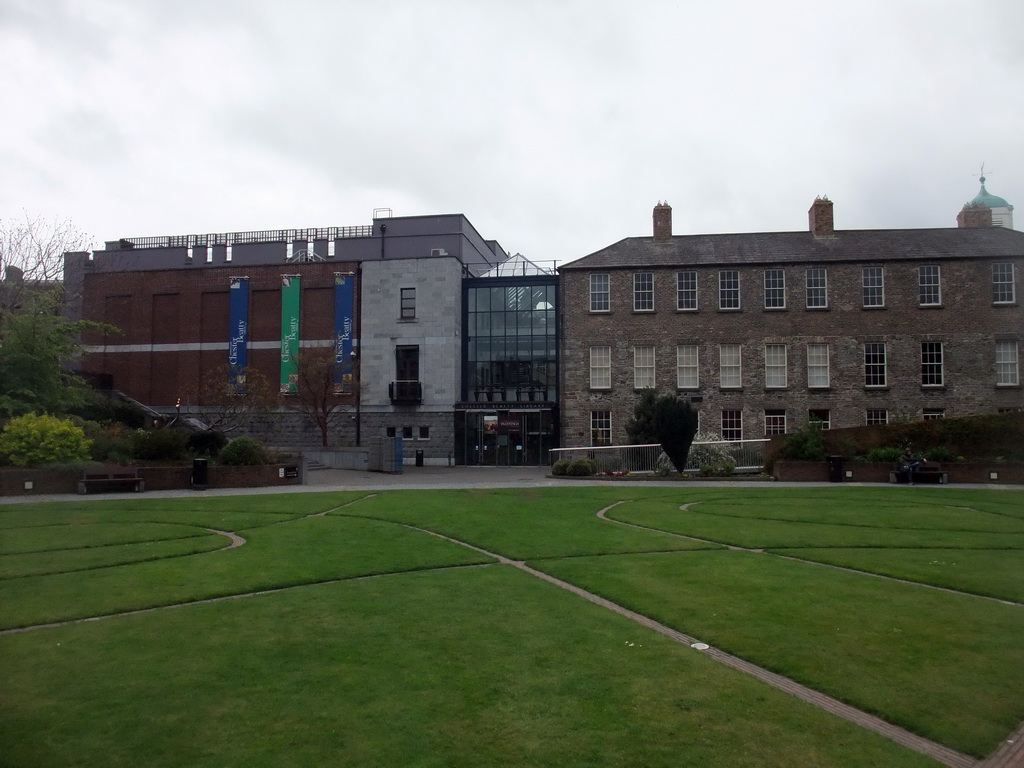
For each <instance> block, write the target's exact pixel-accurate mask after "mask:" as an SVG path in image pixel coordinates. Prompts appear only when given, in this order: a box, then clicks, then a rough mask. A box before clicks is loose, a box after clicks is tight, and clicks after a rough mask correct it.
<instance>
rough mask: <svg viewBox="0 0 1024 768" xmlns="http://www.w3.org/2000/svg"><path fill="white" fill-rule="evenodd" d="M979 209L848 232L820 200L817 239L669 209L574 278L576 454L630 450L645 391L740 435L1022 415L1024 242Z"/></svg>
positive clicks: (566, 294) (568, 428)
mask: <svg viewBox="0 0 1024 768" xmlns="http://www.w3.org/2000/svg"><path fill="white" fill-rule="evenodd" d="M982 192H984V187H983V188H982ZM981 197H982V196H979V198H976V199H975V200H974V201H972V203H970V204H968V205H967V206H965V208H964V211H962V212H961V214H960V216H959V217H958V221H959V222H960V226H958V227H957V228H949V229H904V230H837V229H835V227H834V220H833V204H832V202H831V201H829V200H827V199H817V200H815V201H814V204H813V205H812V206H811V208H810V211H809V227H808V231H806V232H766V233H747V234H718V235H673V233H672V209H671V208H670V207H669V206H668V205H667V204H661V203H659V204H658V205H657V206H656V207H655V208H654V215H653V223H654V227H653V234H652V236H650V237H628V238H625V239H623V240H620V241H619V242H617V243H614V244H613V245H610V246H608V247H607V248H604V249H602V250H600V251H597V252H596V253H592V254H590V255H589V256H585V257H583V258H581V259H578V260H576V261H573V262H570V263H567V264H563V265H562V266H561V267H560V268H559V272H560V277H561V310H562V313H563V328H564V331H563V341H562V343H563V346H562V371H563V378H562V390H561V392H562V434H563V443H564V444H565V445H566V446H583V445H595V444H598V445H599V444H622V443H625V442H627V438H626V433H625V428H624V425H625V423H626V420H627V419H628V418H629V417H630V416H631V415H632V411H633V407H634V405H635V403H636V401H637V399H638V397H639V395H640V392H641V391H642V390H643V389H645V388H648V387H653V388H655V389H657V390H659V391H663V392H674V393H677V394H678V395H679V396H680V397H683V398H686V399H687V400H688V401H690V402H691V403H692V404H693V406H694V407H695V408H696V409H697V410H698V412H699V414H700V420H701V429H702V430H705V431H711V432H715V433H718V434H720V435H721V436H722V437H723V438H725V439H746V438H760V437H763V436H765V435H772V434H779V433H783V432H786V431H788V430H792V429H794V428H796V427H799V426H800V425H802V424H805V423H807V422H808V421H820V422H822V423H823V425H825V426H826V427H846V426H856V425H862V424H876V423H884V422H887V421H891V420H897V419H935V418H943V417H948V416H959V415H966V414H975V413H986V412H995V411H999V410H1006V409H1020V408H1022V407H1024V396H1022V390H1021V386H1020V372H1019V362H1018V361H1019V347H1020V344H1021V339H1022V337H1024V310H1022V308H1021V303H1020V299H1021V296H1020V290H1021V289H1020V287H1019V286H1018V285H1017V282H1018V280H1019V278H1020V275H1021V270H1022V268H1024V233H1021V232H1017V231H1014V230H1012V229H1010V228H1009V226H1008V225H1007V222H1006V219H1005V218H1003V219H1001V221H1000V223H1001V224H1004V226H994V225H993V210H994V209H993V208H992V207H990V206H989V203H991V202H993V201H992V200H989V199H981ZM994 200H995V202H996V203H999V204H1000V205H998V206H996V207H997V208H1001V209H1002V210H997V211H996V213H999V214H1000V215H1002V213H1004V212H1005V209H1006V208H1009V206H1008V204H1006V202H1005V201H1004V200H1002V199H1001V198H995V199H994ZM1010 210H1012V208H1010ZM1010 223H1012V220H1010Z"/></svg>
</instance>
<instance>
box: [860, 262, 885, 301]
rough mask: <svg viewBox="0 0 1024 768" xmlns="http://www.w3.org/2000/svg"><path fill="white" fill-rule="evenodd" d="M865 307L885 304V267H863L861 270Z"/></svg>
mask: <svg viewBox="0 0 1024 768" xmlns="http://www.w3.org/2000/svg"><path fill="white" fill-rule="evenodd" d="M861 285H862V287H863V295H864V306H865V307H884V306H885V268H884V267H864V269H863V270H862V271H861Z"/></svg>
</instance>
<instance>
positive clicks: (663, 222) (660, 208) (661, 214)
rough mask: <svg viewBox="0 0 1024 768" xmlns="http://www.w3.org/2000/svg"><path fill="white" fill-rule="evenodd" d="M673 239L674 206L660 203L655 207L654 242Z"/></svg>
mask: <svg viewBox="0 0 1024 768" xmlns="http://www.w3.org/2000/svg"><path fill="white" fill-rule="evenodd" d="M671 239H672V206H671V205H669V204H668V203H661V202H659V203H658V204H657V205H656V206H654V242H656V243H661V242H664V241H665V240H671Z"/></svg>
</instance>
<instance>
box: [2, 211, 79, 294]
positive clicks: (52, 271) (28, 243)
mask: <svg viewBox="0 0 1024 768" xmlns="http://www.w3.org/2000/svg"><path fill="white" fill-rule="evenodd" d="M88 243H89V238H88V237H87V236H86V235H85V233H83V232H82V231H81V230H80V229H78V227H76V226H75V225H74V224H73V223H72V222H71V220H70V219H60V218H54V219H44V218H43V217H41V216H36V217H33V216H31V215H30V214H29V213H28V211H23V212H22V217H21V218H20V219H0V271H2V272H3V273H4V275H5V277H4V279H5V280H6V279H8V278H10V277H11V276H12V274H9V273H8V270H9V269H10V268H11V267H14V269H15V270H16V271H17V274H18V275H20V276H21V277H22V279H24V280H25V281H27V282H29V283H35V284H40V283H57V282H59V281H60V280H61V278H62V277H63V275H64V254H65V253H67V252H68V251H81V250H84V249H85V248H86V246H87V245H88Z"/></svg>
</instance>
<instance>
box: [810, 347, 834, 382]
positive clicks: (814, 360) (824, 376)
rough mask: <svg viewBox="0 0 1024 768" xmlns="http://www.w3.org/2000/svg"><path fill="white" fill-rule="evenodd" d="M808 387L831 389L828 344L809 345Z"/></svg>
mask: <svg viewBox="0 0 1024 768" xmlns="http://www.w3.org/2000/svg"><path fill="white" fill-rule="evenodd" d="M807 387H808V388H809V389H827V388H828V387H829V361H828V344H808V345H807Z"/></svg>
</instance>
